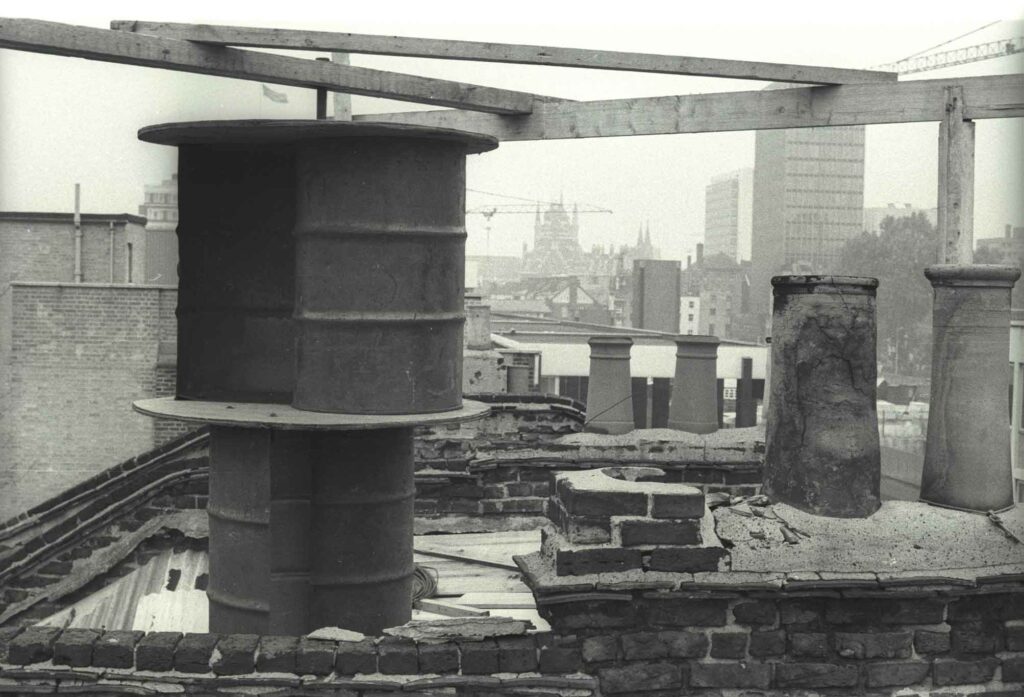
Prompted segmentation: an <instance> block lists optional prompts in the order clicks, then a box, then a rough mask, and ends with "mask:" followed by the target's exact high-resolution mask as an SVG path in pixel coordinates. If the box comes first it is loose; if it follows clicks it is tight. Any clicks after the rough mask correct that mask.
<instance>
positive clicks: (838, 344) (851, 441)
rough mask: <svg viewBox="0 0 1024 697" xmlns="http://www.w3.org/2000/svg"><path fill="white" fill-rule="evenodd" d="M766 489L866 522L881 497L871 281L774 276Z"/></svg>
mask: <svg viewBox="0 0 1024 697" xmlns="http://www.w3.org/2000/svg"><path fill="white" fill-rule="evenodd" d="M772 286H773V287H774V292H775V302H774V304H773V309H772V343H771V347H772V353H771V362H772V366H771V391H772V398H771V405H770V408H769V410H768V415H767V422H768V423H767V433H766V441H767V442H766V445H765V461H764V492H765V494H767V495H768V496H769V497H770V498H771V499H772V500H773V501H781V502H783V503H788V504H790V505H791V506H795V507H797V508H799V509H801V510H805V511H808V512H810V513H814V514H817V515H825V516H832V517H835V518H864V517H867V516H869V515H871V514H872V513H874V512H875V511H876V510H877V509H878V507H879V505H881V499H880V495H879V489H880V482H881V463H880V451H879V442H878V420H877V417H876V410H875V375H876V371H877V368H876V365H875V334H876V330H875V289H876V288H877V287H878V281H877V280H876V279H874V278H854V277H849V276H776V277H775V278H773V279H772Z"/></svg>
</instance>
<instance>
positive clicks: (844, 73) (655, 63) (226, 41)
mask: <svg viewBox="0 0 1024 697" xmlns="http://www.w3.org/2000/svg"><path fill="white" fill-rule="evenodd" d="M110 28H111V29H117V30H120V31H130V32H137V33H140V34H152V35H155V36H163V37H167V38H173V39H188V40H191V41H201V42H203V43H205V44H211V45H215V46H248V47H253V48H289V49H293V50H316V51H340V52H345V53H366V54H376V55H385V56H412V57H417V58H443V59H449V60H471V61H488V62H494V63H519V64H526V65H551V66H560V67H568V68H594V69H597V70H627V71H635V72H641V73H666V74H671V75H699V76H703V77H727V78H734V79H739V80H766V81H772V82H795V83H802V84H814V85H840V84H848V83H856V82H892V81H895V80H896V73H890V72H880V71H877V70H849V69H845V68H827V67H820V66H813V65H788V64H784V63H763V62H757V61H741V60H725V59H720V58H695V57H690V56H665V55H657V54H651V53H627V52H623V51H597V50H591V49H580V48H559V47H553V46H526V45H519V44H496V43H484V42H479V41H450V40H444V39H419V38H412V37H406V36H377V35H373V34H348V33H342V32H327V31H305V30H295V29H265V28H252V27H233V26H221V25H210V24H180V23H174V22H145V21H136V20H115V21H113V22H111V23H110Z"/></svg>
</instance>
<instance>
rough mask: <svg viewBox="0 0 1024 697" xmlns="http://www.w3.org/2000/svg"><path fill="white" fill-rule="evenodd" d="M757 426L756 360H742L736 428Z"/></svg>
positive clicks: (737, 397) (737, 389)
mask: <svg viewBox="0 0 1024 697" xmlns="http://www.w3.org/2000/svg"><path fill="white" fill-rule="evenodd" d="M756 425H757V400H755V399H754V359H753V358H748V357H747V356H744V357H743V358H741V359H740V379H739V380H738V381H737V383H736V428H748V427H750V426H756Z"/></svg>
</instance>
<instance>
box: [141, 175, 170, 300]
mask: <svg viewBox="0 0 1024 697" xmlns="http://www.w3.org/2000/svg"><path fill="white" fill-rule="evenodd" d="M144 196H145V198H144V199H143V203H142V205H140V206H139V215H141V216H143V217H144V218H145V219H146V220H147V223H146V242H147V244H146V278H145V280H144V281H143V282H144V283H156V284H158V285H164V286H176V285H178V236H177V230H178V175H177V174H172V175H171V178H170V179H165V180H164V181H162V182H160V183H159V184H146V186H145V194H144Z"/></svg>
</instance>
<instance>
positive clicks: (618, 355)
mask: <svg viewBox="0 0 1024 697" xmlns="http://www.w3.org/2000/svg"><path fill="white" fill-rule="evenodd" d="M587 343H589V344H590V376H589V379H588V381H587V383H588V384H587V422H586V427H585V430H587V431H591V432H595V433H612V434H619V433H628V432H629V431H632V430H633V427H634V425H633V388H632V382H631V380H630V376H629V351H630V348H631V347H632V346H633V340H632V339H631V338H630V337H628V336H592V337H590V339H589V340H588V342H587Z"/></svg>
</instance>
